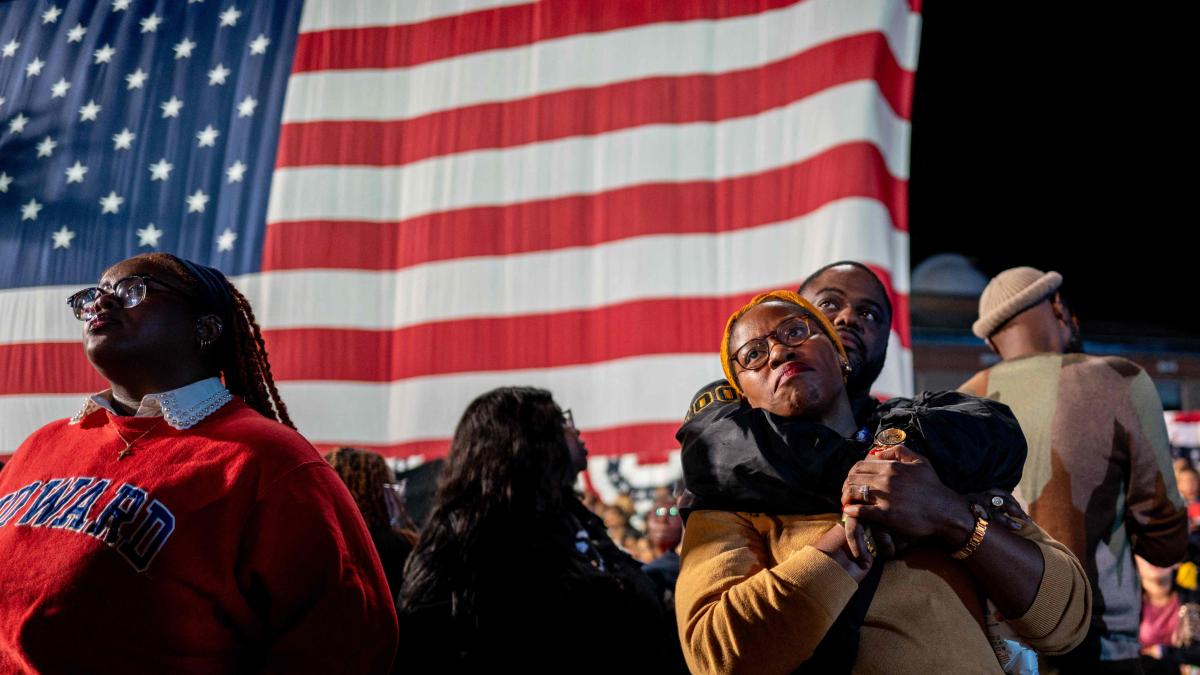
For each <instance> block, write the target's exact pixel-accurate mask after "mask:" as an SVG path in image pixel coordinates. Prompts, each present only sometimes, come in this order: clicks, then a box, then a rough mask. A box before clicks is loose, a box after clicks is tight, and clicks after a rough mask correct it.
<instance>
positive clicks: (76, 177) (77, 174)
mask: <svg viewBox="0 0 1200 675" xmlns="http://www.w3.org/2000/svg"><path fill="white" fill-rule="evenodd" d="M87 170H88V168H87V167H86V166H84V165H82V164H80V163H79V160H75V163H74V164H72V165H71V166H68V167H67V182H68V183H82V182H83V174H85V173H87Z"/></svg>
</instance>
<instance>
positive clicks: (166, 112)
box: [160, 96, 183, 119]
mask: <svg viewBox="0 0 1200 675" xmlns="http://www.w3.org/2000/svg"><path fill="white" fill-rule="evenodd" d="M160 107H161V108H162V111H163V114H162V116H163V119H166V118H168V117H179V110H180V109H181V108H183V101H180V100H179V99H177V98H175V97H174V96H172V97H171V98H170V100H167V101H163V102H162V104H161V105H160Z"/></svg>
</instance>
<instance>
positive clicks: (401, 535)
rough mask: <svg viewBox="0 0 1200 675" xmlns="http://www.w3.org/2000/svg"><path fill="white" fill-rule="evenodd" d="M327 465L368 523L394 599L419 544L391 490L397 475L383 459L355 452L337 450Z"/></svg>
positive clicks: (351, 449) (343, 449)
mask: <svg viewBox="0 0 1200 675" xmlns="http://www.w3.org/2000/svg"><path fill="white" fill-rule="evenodd" d="M325 461H326V462H329V465H330V466H332V467H333V470H334V471H336V472H337V474H338V477H339V478H341V479H342V482H343V483H345V484H346V487H347V488H349V490H350V495H351V496H352V497H354V503H355V504H357V505H358V510H359V512H360V513H362V516H363V520H364V521H366V523H367V531H368V532H370V533H371V541H373V542H374V543H375V551H376V553H378V554H379V561H380V562H381V563H383V571H384V573H385V574H387V580H388V587H389V588H391V589H392V593H391V596H392V597H393V598H394V597H395V596H396V594H397V593H399V592H400V582H401V581H403V580H404V562H405V561H406V560H408V555H409V554H410V553H412V547H413V544H414V543H415V542H416V540H417V534H416V532H414V531H413V530H412V523H411V522H409V521H408V518H407V517H406V512H405V509H404V504H403V503H401V502H400V500H399V498H398V497H397V496H396V493H395V492H394V491H393V490H392V489H391V487H390V485H391V483H392V481H393V480H395V477H396V474H395V473H394V472H393V471H392V470H391V469H390V468H389V467H388V465H387V462H386V461H384V459H383V457H382V456H381V455H379V454H377V453H374V452H367V451H365V450H357V449H355V448H337V449H336V450H334V451H333V452H330V453H329V454H327V455H325ZM393 514H395V515H393Z"/></svg>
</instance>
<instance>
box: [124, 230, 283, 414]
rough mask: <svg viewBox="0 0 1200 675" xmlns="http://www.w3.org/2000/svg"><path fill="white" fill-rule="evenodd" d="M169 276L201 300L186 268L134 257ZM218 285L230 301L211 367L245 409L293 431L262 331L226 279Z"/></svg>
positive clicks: (163, 259)
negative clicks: (223, 288)
mask: <svg viewBox="0 0 1200 675" xmlns="http://www.w3.org/2000/svg"><path fill="white" fill-rule="evenodd" d="M135 259H138V260H145V261H147V262H149V263H151V264H153V265H156V266H158V267H160V268H162V269H163V270H164V271H166V272H169V273H170V274H171V275H172V276H174V277H176V278H178V279H179V281H180V282H182V283H183V285H184V287H185V288H186V289H187V290H188V291H189V292H190V293H192V294H193V295H194V297H195V298H197V299H198V298H203V297H204V290H203V287H202V282H201V281H200V280H199V279H197V278H196V275H195V274H193V273H192V272H190V271H189V270H188V266H187V265H185V264H184V262H183V261H182V260H180V259H179V258H177V257H175V256H173V255H171V254H169V253H146V254H143V255H139V256H135ZM220 281H221V283H223V284H224V286H225V290H226V291H228V293H229V295H230V297H231V298H232V300H233V303H232V309H231V312H230V314H231V315H229V316H221V317H220V318H221V322H222V325H223V326H224V328H223V329H222V331H221V335H220V337H218V338H217V340H216V343H215V344H214V345H213V347H214V348H213V350H212V357H211V358H212V359H213V367H214V368H215V369H216V370H217V371H218V372H219V374H220V375H221V376H222V377H223V378H224V380H225V388H226V389H228V390H229V392H230V393H231V394H234V395H236V396H240V397H241V398H242V400H243V401H245V402H246V405H248V406H250V407H251V408H252V409H254V410H255V411H257V412H258V413H260V414H261V415H263V416H264V417H267V418H269V419H273V420H276V421H278V422H280V423H281V424H284V425H287V426H289V427H291V428H293V429H295V428H296V425H295V424H294V423H293V422H292V418H291V417H290V416H288V411H287V406H286V405H284V403H283V399H282V398H280V396H279V389H278V388H277V387H276V386H275V378H274V377H272V375H271V362H270V361H268V360H267V347H266V344H265V343H264V342H263V338H262V329H261V328H260V327H259V325H258V322H257V321H256V320H255V319H254V310H253V309H252V308H251V307H250V301H249V300H247V299H246V296H244V295H242V294H241V292H240V291H238V289H237V288H236V287H234V285H233V284H231V283H230V282H229V279H227V278H225V276H224V275H221V278H220Z"/></svg>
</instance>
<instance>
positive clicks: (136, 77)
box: [125, 68, 149, 90]
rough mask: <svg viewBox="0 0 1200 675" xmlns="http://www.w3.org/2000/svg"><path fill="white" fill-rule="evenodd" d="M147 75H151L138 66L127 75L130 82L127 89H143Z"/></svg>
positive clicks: (126, 77) (127, 80) (126, 78)
mask: <svg viewBox="0 0 1200 675" xmlns="http://www.w3.org/2000/svg"><path fill="white" fill-rule="evenodd" d="M147 77H149V74H148V73H147V72H146V71H144V70H142V69H141V68H138V69H137V70H135V71H133V72H132V73H130V74H128V75H126V76H125V81H126V82H127V83H128V85H127V86H126V87H125V89H126V90H129V89H141V88H142V85H144V84H145V83H146V78H147Z"/></svg>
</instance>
